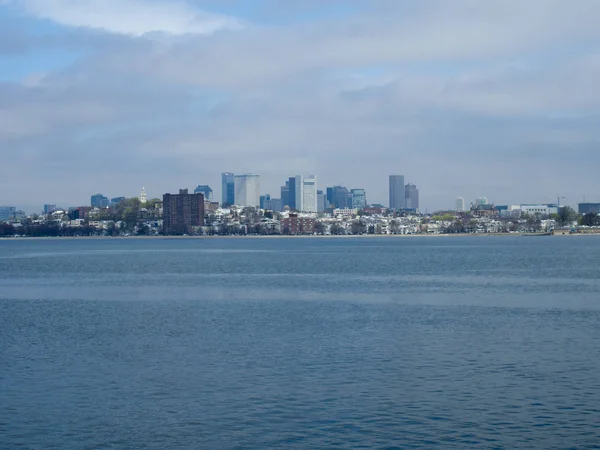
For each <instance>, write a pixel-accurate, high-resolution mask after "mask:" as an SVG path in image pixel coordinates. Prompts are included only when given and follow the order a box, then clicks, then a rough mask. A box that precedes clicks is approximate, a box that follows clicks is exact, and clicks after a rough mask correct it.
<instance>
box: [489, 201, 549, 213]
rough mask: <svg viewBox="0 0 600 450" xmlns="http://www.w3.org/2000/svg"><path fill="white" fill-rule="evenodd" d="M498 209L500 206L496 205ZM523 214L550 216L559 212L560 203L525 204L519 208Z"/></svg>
mask: <svg viewBox="0 0 600 450" xmlns="http://www.w3.org/2000/svg"><path fill="white" fill-rule="evenodd" d="M496 209H498V207H496ZM518 209H519V210H520V211H521V213H522V214H529V215H540V216H550V215H552V214H558V205H557V204H556V203H547V204H546V203H542V204H523V205H519V208H518Z"/></svg>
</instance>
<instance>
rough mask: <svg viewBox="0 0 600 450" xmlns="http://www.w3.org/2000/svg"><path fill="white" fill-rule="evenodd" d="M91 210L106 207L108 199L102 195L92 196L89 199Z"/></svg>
mask: <svg viewBox="0 0 600 450" xmlns="http://www.w3.org/2000/svg"><path fill="white" fill-rule="evenodd" d="M90 204H91V206H92V208H106V207H107V206H108V198H107V197H105V196H104V195H102V194H95V195H92V197H91V198H90Z"/></svg>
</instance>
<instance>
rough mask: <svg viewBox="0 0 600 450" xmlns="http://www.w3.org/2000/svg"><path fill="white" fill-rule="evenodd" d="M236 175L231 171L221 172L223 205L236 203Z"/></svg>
mask: <svg viewBox="0 0 600 450" xmlns="http://www.w3.org/2000/svg"><path fill="white" fill-rule="evenodd" d="M234 184H235V183H234V175H233V174H232V173H229V172H225V173H222V174H221V206H231V205H234V204H235V185H234Z"/></svg>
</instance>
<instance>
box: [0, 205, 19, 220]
mask: <svg viewBox="0 0 600 450" xmlns="http://www.w3.org/2000/svg"><path fill="white" fill-rule="evenodd" d="M16 213H17V207H16V206H0V221H2V220H10V219H13V218H14V217H15V214H16Z"/></svg>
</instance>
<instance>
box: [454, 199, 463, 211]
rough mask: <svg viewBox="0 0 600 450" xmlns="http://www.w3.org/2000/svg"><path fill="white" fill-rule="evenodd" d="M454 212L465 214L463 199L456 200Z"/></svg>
mask: <svg viewBox="0 0 600 450" xmlns="http://www.w3.org/2000/svg"><path fill="white" fill-rule="evenodd" d="M454 210H455V211H456V212H465V199H464V198H463V197H458V198H457V199H456V203H455V206H454Z"/></svg>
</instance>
